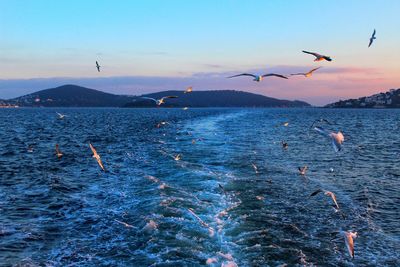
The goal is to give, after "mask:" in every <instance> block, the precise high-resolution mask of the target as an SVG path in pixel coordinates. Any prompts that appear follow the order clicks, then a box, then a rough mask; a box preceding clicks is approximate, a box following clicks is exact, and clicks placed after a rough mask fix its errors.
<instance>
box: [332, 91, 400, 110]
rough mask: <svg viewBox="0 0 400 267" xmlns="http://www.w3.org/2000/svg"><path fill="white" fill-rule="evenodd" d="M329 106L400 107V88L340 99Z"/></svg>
mask: <svg viewBox="0 0 400 267" xmlns="http://www.w3.org/2000/svg"><path fill="white" fill-rule="evenodd" d="M325 107H327V108H400V88H399V89H391V90H389V91H387V92H385V93H379V94H375V95H371V96H364V97H360V98H357V99H348V100H340V101H338V102H335V103H332V104H328V105H326V106H325Z"/></svg>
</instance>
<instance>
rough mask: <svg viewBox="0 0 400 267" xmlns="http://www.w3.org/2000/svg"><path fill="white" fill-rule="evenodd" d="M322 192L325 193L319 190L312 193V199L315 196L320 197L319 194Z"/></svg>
mask: <svg viewBox="0 0 400 267" xmlns="http://www.w3.org/2000/svg"><path fill="white" fill-rule="evenodd" d="M321 192H323V191H322V190H321V189H318V190H316V191H314V192H312V193H311V195H310V197H313V196H315V195H318V194H319V193H321Z"/></svg>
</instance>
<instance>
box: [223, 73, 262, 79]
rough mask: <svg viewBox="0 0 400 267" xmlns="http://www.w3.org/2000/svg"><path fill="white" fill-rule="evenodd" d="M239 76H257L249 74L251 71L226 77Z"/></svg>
mask: <svg viewBox="0 0 400 267" xmlns="http://www.w3.org/2000/svg"><path fill="white" fill-rule="evenodd" d="M239 76H251V77H254V78H257V76H256V75H254V74H251V73H241V74H237V75H233V76H230V77H228V78H234V77H239Z"/></svg>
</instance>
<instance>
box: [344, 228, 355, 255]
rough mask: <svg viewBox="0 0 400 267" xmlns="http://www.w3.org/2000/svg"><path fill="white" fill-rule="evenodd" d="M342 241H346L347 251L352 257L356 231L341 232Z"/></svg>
mask: <svg viewBox="0 0 400 267" xmlns="http://www.w3.org/2000/svg"><path fill="white" fill-rule="evenodd" d="M343 235H344V242H345V243H346V247H347V251H348V252H349V254H350V256H351V257H352V258H354V239H355V238H357V232H354V233H353V232H350V231H347V232H343Z"/></svg>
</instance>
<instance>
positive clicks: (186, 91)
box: [183, 86, 193, 94]
mask: <svg viewBox="0 0 400 267" xmlns="http://www.w3.org/2000/svg"><path fill="white" fill-rule="evenodd" d="M191 92H193V88H192V87H191V86H189V87H188V88H186V90H185V91H184V92H183V93H184V94H189V93H191Z"/></svg>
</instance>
